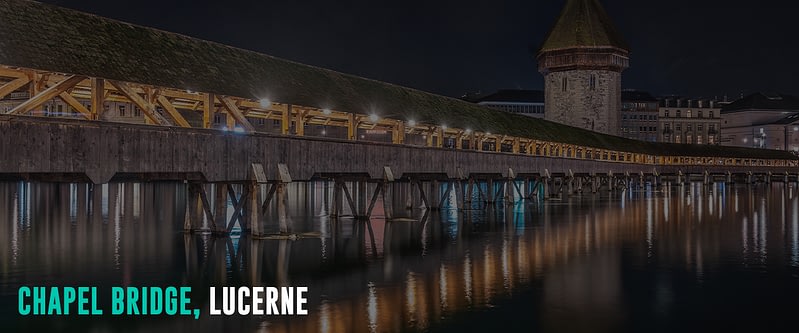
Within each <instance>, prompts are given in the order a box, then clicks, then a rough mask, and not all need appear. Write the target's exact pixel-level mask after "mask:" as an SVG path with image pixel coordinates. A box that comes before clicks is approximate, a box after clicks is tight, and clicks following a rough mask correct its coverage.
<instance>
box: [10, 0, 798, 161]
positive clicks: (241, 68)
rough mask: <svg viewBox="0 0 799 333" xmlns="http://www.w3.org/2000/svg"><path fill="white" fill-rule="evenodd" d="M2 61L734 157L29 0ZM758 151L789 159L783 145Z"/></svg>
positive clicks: (455, 124) (543, 136) (603, 143)
mask: <svg viewBox="0 0 799 333" xmlns="http://www.w3.org/2000/svg"><path fill="white" fill-rule="evenodd" d="M0 64H2V65H6V66H12V67H25V68H32V69H38V70H46V71H52V72H60V73H67V74H79V75H86V76H92V77H99V78H105V79H113V80H120V81H127V82H134V83H139V84H147V85H153V86H162V87H170V88H178V89H187V90H193V91H201V92H207V93H215V94H220V95H228V96H237V97H244V98H252V99H260V98H269V99H270V100H271V101H274V102H279V103H287V104H297V105H303V106H309V107H318V108H331V109H336V110H341V111H347V112H354V113H361V114H369V113H372V112H376V113H378V114H379V115H381V116H384V117H388V118H395V119H414V120H416V121H417V122H419V123H429V124H446V125H447V126H449V127H451V128H464V129H467V128H468V129H472V130H476V131H483V132H491V133H494V134H503V135H509V136H517V137H524V138H531V139H537V140H545V141H552V142H563V143H568V144H576V145H583V146H588V147H595V148H601V149H624V150H625V151H629V152H638V153H648V154H664V153H665V154H669V153H673V154H679V155H695V156H703V155H705V156H707V155H708V154H710V153H713V154H715V155H716V156H735V155H740V154H741V153H742V151H739V150H737V149H726V148H719V147H709V146H707V147H694V148H690V147H687V146H676V145H661V144H651V143H644V142H639V141H635V140H628V139H624V138H621V137H616V136H609V135H603V134H599V133H595V132H591V131H587V130H582V129H578V128H572V127H568V126H565V125H560V124H556V123H552V122H548V121H545V120H541V119H534V118H530V117H525V116H522V115H516V114H512V113H506V112H499V111H496V110H494V109H490V108H487V107H483V106H480V105H476V104H473V103H469V102H466V101H462V100H459V99H455V98H449V97H444V96H439V95H435V94H430V93H427V92H423V91H419V90H415V89H411V88H406V87H401V86H398V85H394V84H390V83H384V82H379V81H375V80H370V79H366V78H361V77H357V76H353V75H348V74H343V73H339V72H335V71H331V70H327V69H323V68H318V67H313V66H308V65H304V64H300V63H296V62H292V61H288V60H284V59H280V58H276V57H273V56H269V55H265V54H261V53H257V52H253V51H248V50H244V49H239V48H235V47H231V46H227V45H223V44H219V43H214V42H210V41H205V40H200V39H197V38H192V37H188V36H185V35H180V34H176V33H171V32H165V31H161V30H157V29H152V28H146V27H141V26H137V25H133V24H129V23H124V22H120V21H116V20H112V19H108V18H103V17H99V16H96V15H92V14H87V13H83V12H79V11H75V10H71V9H66V8H61V7H57V6H53V5H48V4H42V3H38V2H33V1H28V0H0ZM747 154H748V155H749V156H752V157H755V156H760V157H763V158H784V157H786V156H787V155H786V153H784V152H776V151H759V150H756V151H747Z"/></svg>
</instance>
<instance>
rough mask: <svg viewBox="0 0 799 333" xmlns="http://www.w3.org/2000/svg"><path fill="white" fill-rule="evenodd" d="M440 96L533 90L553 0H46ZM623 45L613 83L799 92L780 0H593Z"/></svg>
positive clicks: (791, 21) (556, 6)
mask: <svg viewBox="0 0 799 333" xmlns="http://www.w3.org/2000/svg"><path fill="white" fill-rule="evenodd" d="M44 2H48V3H53V4H57V5H60V6H64V7H70V8H75V9H78V10H82V11H87V12H91V13H95V14H98V15H101V16H106V17H111V18H115V19H119V20H123V21H127V22H131V23H136V24H140V25H145V26H150V27H155V28H159V29H163V30H167V31H172V32H178V33H182V34H186V35H190V36H194V37H198V38H202V39H208V40H212V41H217V42H221V43H224V44H229V45H233V46H237V47H241V48H245V49H251V50H255V51H259V52H263V53H267V54H270V55H274V56H278V57H282V58H285V59H289V60H294V61H298V62H302V63H306V64H311V65H316V66H321V67H325V68H330V69H334V70H338V71H341V72H345V73H351V74H356V75H360V76H364V77H368V78H373V79H377V80H381V81H387V82H392V83H396V84H400V85H405V86H410V87H414V88H418V89H422V90H426V91H431V92H436V93H440V94H444V95H449V96H460V95H462V94H463V93H465V92H467V91H471V92H474V91H483V92H488V91H493V90H496V89H502V88H521V89H542V87H543V79H542V77H541V75H540V74H539V73H538V72H537V69H536V63H535V59H534V57H533V50H535V49H537V47H538V46H539V45H540V44H541V43H542V42H543V39H544V37H545V36H546V33H547V32H548V31H549V29H550V27H551V26H552V24H553V23H554V21H555V19H556V17H557V15H558V13H559V12H560V9H561V7H562V6H563V3H564V1H563V0H548V1H533V0H524V1H522V0H518V1H473V0H461V1H437V2H435V3H433V1H432V0H431V1H418V0H402V1H374V0H372V1H364V2H360V1H358V2H352V1H329V0H328V1H314V2H311V1H301V0H297V1H238V0H225V1H208V2H204V1H169V0H158V1H154V0H135V1H132V0H114V1H89V0H76V1H67V0H62V1H58V0H47V1H44ZM601 2H602V4H603V5H604V6H605V8H606V10H607V11H608V12H609V13H610V15H611V17H612V18H613V19H614V20H615V22H616V25H617V26H618V28H619V30H620V31H621V32H622V34H623V35H624V36H625V38H626V39H627V41H628V42H629V44H630V45H631V48H632V55H631V68H630V69H629V70H627V71H626V72H625V73H624V79H623V86H624V88H633V89H639V90H648V91H650V92H652V93H653V94H656V95H665V94H683V95H691V96H695V97H714V96H719V97H721V96H723V95H724V94H727V95H729V96H730V98H734V97H737V96H738V95H740V94H741V93H750V92H754V91H778V92H784V93H790V94H799V84H797V80H799V65H797V60H799V43H797V42H796V38H797V37H799V25H797V21H799V18H797V17H796V14H795V13H796V11H794V10H793V9H792V7H793V6H795V4H794V3H793V2H792V1H790V2H789V1H775V0H761V1H756V2H755V1H716V0H711V1H706V0H671V1H642V0H602V1H601Z"/></svg>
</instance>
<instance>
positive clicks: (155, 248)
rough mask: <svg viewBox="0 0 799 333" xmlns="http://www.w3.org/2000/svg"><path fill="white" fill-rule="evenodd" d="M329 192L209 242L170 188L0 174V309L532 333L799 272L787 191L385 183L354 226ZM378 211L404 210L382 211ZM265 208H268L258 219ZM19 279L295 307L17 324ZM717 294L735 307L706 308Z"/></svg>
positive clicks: (793, 204)
mask: <svg viewBox="0 0 799 333" xmlns="http://www.w3.org/2000/svg"><path fill="white" fill-rule="evenodd" d="M331 191H332V186H330V185H329V184H327V183H323V182H313V183H295V184H292V185H291V187H290V188H289V193H290V199H289V200H288V204H289V205H288V207H287V208H286V209H287V211H288V212H289V215H290V216H291V222H292V223H294V226H293V229H294V230H297V231H299V232H315V233H317V234H318V235H319V236H318V237H317V236H313V237H308V238H300V239H298V240H286V239H275V240H255V239H251V238H250V237H249V236H247V235H246V234H242V233H240V232H239V229H238V228H236V229H234V233H233V235H231V236H230V237H225V238H218V237H214V236H212V235H210V234H202V233H201V234H184V233H182V232H181V231H180V230H181V228H182V225H183V222H184V219H185V216H186V214H185V207H186V195H185V193H186V188H185V185H183V184H172V183H151V184H131V183H124V184H107V185H102V186H89V185H86V184H39V183H5V184H0V205H2V206H0V260H1V261H0V299H1V300H2V303H0V310H2V313H3V315H2V316H3V319H11V320H12V322H14V324H12V330H14V329H18V330H22V329H32V328H37V329H52V328H55V327H58V328H59V329H77V328H79V327H84V326H85V325H94V327H96V328H97V329H98V330H102V329H109V328H113V329H114V330H122V331H145V330H146V331H151V332H152V331H170V330H176V329H177V330H181V331H183V330H188V329H191V330H196V331H218V330H245V331H253V332H288V331H299V332H344V331H349V332H387V331H403V330H434V331H435V330H447V329H456V328H457V327H459V326H458V325H476V326H460V327H466V328H472V329H476V328H478V327H480V326H479V325H481V322H489V323H490V322H491V321H492V320H506V319H502V318H516V319H518V320H520V322H521V323H524V324H525V325H528V326H532V327H529V328H538V329H540V330H544V331H593V332H596V331H620V330H636V329H642V328H647V327H654V326H649V325H666V324H664V323H668V325H672V326H668V325H666V326H664V327H672V328H682V326H680V325H684V324H685V322H692V321H691V320H696V318H694V317H692V316H694V312H691V311H692V309H699V308H704V307H707V306H714V308H716V309H724V310H725V311H733V312H734V311H748V310H747V308H746V307H741V308H740V309H737V310H736V307H739V306H740V305H741V304H749V303H751V302H752V301H755V300H758V299H759V298H758V297H763V296H757V295H758V294H757V293H753V292H752V293H750V292H748V291H747V290H748V289H746V288H742V289H738V288H736V289H730V288H731V287H732V286H731V285H730V283H732V282H733V281H735V282H736V283H741V285H742V286H748V285H753V284H754V285H758V288H772V289H768V290H769V291H766V292H764V294H765V295H769V296H770V297H777V298H779V297H783V298H781V299H788V298H786V297H796V296H799V291H797V290H796V287H793V288H788V287H786V285H795V284H796V282H797V279H798V278H797V276H799V274H797V269H799V198H797V196H796V195H795V188H793V187H788V186H783V185H782V184H773V185H770V186H762V185H761V186H754V187H742V186H738V187H735V186H729V185H724V184H716V185H714V186H711V187H704V186H702V185H701V184H689V185H685V186H671V187H666V188H665V189H664V191H661V192H652V191H651V190H646V191H641V192H638V191H634V192H620V193H613V194H608V193H603V194H602V195H585V196H573V197H564V198H563V199H562V200H553V201H546V202H543V201H533V202H521V201H517V203H516V204H513V205H504V204H503V203H500V204H498V205H496V206H489V207H482V203H473V204H474V205H480V207H479V208H481V209H470V210H463V211H458V210H455V209H444V210H443V211H441V212H431V211H426V210H419V209H414V210H405V209H404V208H405V207H404V206H405V204H406V203H407V202H412V206H414V207H416V206H417V205H416V203H417V202H414V200H418V199H416V198H407V195H408V193H410V191H407V190H406V189H401V188H400V189H395V190H394V192H393V194H392V195H393V196H394V197H395V198H397V199H395V200H394V201H395V204H396V205H393V207H383V203H382V200H378V201H377V205H376V207H375V212H376V214H374V215H373V217H372V219H371V221H369V222H368V223H364V222H356V221H353V220H352V219H339V220H335V219H330V218H329V217H328V213H327V212H328V211H329V205H330V201H331V200H332V195H331ZM355 191H356V189H355V188H353V192H355ZM484 191H486V192H487V191H488V189H487V188H486V189H484ZM442 192H443V191H442ZM452 193H453V194H452V195H451V196H450V199H448V200H445V202H446V203H448V205H447V206H448V207H452V205H454V204H455V203H456V202H457V200H455V196H454V193H455V192H454V191H453V192H452ZM475 195H479V194H475ZM389 204H391V203H389ZM482 208H485V209H482ZM227 209H228V211H227V214H226V215H228V216H230V214H232V212H231V207H228V208H227ZM386 209H391V210H392V211H393V212H395V214H402V213H403V212H404V213H405V216H406V217H407V218H402V219H397V220H386V219H385V218H384V216H383V212H384V211H386ZM278 215H279V214H278V212H277V211H276V210H275V208H274V207H272V208H271V211H270V212H269V213H268V214H267V216H266V223H267V225H268V226H272V227H275V226H276V224H277V223H278V220H279V217H278ZM408 218H412V219H413V220H410V219H408ZM753 272H760V273H763V272H767V273H768V278H767V279H766V280H762V279H763V277H755V278H753V277H751V273H753ZM752 279H755V280H752ZM20 285H97V286H101V287H105V286H112V285H186V286H192V287H193V290H194V292H193V297H192V299H193V302H194V303H195V304H201V306H200V307H201V308H202V309H207V308H208V304H207V302H208V295H207V294H206V292H207V288H208V287H209V286H226V285H270V286H308V287H309V290H310V294H309V297H310V299H309V302H308V304H309V315H308V316H306V317H244V318H242V317H233V318H222V317H213V318H212V317H209V316H207V315H204V316H203V317H202V318H201V319H200V320H199V321H193V320H188V319H185V318H163V317H161V318H144V319H140V318H136V320H131V319H133V318H125V317H119V318H117V317H110V316H109V317H102V318H99V319H97V318H94V321H91V322H86V321H81V320H78V319H75V318H66V319H65V318H20V317H18V316H16V315H14V313H16V290H17V288H18V287H19V286H20ZM735 286H737V285H735ZM730 292H735V293H736V295H738V297H739V298H740V299H739V300H737V301H732V302H729V303H730V304H725V303H724V302H722V301H720V300H719V299H723V298H724V297H723V296H722V295H725V294H727V293H730ZM509 302H510V303H509ZM780 302H781V301H779V300H778V302H777V303H780ZM513 304H520V305H518V306H514V305H513ZM761 306H763V305H761ZM765 307H766V308H769V307H768V304H766V305H765ZM764 311H765V310H764ZM758 313H759V312H758ZM464 314H479V316H469V315H464ZM503 314H504V316H506V317H502V316H503ZM761 315H762V314H761ZM475 318H483V319H482V320H480V321H479V322H478V321H477V319H475ZM772 319H773V318H772ZM463 323H466V324H463ZM681 323H682V324H681ZM482 325H486V324H485V323H483V324H482ZM658 327H661V326H658Z"/></svg>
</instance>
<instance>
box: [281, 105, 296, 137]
mask: <svg viewBox="0 0 799 333" xmlns="http://www.w3.org/2000/svg"><path fill="white" fill-rule="evenodd" d="M292 109H293V108H292V105H291V104H289V105H287V106H286V110H285V111H283V113H281V114H280V134H283V135H289V134H290V133H289V131H290V130H291V113H292Z"/></svg>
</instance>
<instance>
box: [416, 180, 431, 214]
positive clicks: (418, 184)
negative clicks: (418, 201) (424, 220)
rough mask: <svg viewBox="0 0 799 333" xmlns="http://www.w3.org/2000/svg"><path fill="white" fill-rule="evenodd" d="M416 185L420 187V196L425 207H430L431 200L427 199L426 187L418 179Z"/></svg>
mask: <svg viewBox="0 0 799 333" xmlns="http://www.w3.org/2000/svg"><path fill="white" fill-rule="evenodd" d="M416 187H418V188H419V196H420V197H421V198H422V203H423V204H424V206H425V208H428V209H429V208H430V202H429V201H427V196H426V195H425V194H424V188H423V187H422V183H421V182H420V181H418V180H417V181H416Z"/></svg>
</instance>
